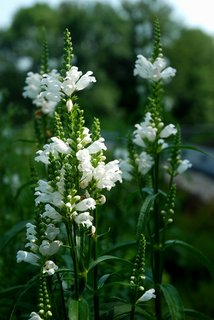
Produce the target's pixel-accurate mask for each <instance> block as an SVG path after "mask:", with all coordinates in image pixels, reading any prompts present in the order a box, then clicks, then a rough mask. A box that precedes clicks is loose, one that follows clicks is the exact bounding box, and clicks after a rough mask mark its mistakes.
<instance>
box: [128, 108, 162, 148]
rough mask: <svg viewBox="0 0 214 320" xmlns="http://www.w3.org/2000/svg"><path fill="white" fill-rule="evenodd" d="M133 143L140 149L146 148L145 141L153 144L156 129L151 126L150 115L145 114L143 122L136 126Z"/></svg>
mask: <svg viewBox="0 0 214 320" xmlns="http://www.w3.org/2000/svg"><path fill="white" fill-rule="evenodd" d="M135 127H136V128H137V129H136V130H135V131H134V139H133V142H134V143H135V144H137V145H138V146H140V147H146V140H148V141H149V142H154V141H155V139H156V136H157V131H158V130H157V128H155V127H154V126H153V124H152V118H151V113H150V112H147V113H146V115H145V118H144V121H143V122H141V123H140V124H136V125H135Z"/></svg>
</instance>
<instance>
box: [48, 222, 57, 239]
mask: <svg viewBox="0 0 214 320" xmlns="http://www.w3.org/2000/svg"><path fill="white" fill-rule="evenodd" d="M59 232H60V231H59V228H56V227H55V225H54V224H53V223H49V224H48V225H47V227H46V231H45V236H46V238H47V239H48V240H50V241H53V240H54V239H55V238H56V236H57V235H58V234H59Z"/></svg>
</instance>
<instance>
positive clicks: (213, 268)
mask: <svg viewBox="0 0 214 320" xmlns="http://www.w3.org/2000/svg"><path fill="white" fill-rule="evenodd" d="M175 245H177V246H181V247H183V248H185V249H187V250H188V251H189V252H191V253H192V254H194V255H195V256H196V257H198V259H200V261H201V262H202V263H203V264H204V265H205V266H206V267H207V269H208V270H209V272H210V274H211V275H212V277H213V279H214V265H213V263H212V262H211V261H210V260H209V259H208V258H207V257H206V256H205V255H204V254H203V253H202V252H201V251H200V250H198V249H196V248H195V247H193V246H192V245H190V244H188V243H186V242H184V241H182V240H167V241H166V242H165V246H164V249H163V251H165V250H167V249H169V248H170V247H172V246H175Z"/></svg>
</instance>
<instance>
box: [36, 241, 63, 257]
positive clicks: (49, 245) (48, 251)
mask: <svg viewBox="0 0 214 320" xmlns="http://www.w3.org/2000/svg"><path fill="white" fill-rule="evenodd" d="M61 244H62V243H61V241H59V240H54V241H53V242H49V241H48V240H43V241H42V244H41V245H40V247H39V252H40V253H41V254H42V255H43V256H52V255H54V254H55V253H57V251H58V250H59V247H60V246H61Z"/></svg>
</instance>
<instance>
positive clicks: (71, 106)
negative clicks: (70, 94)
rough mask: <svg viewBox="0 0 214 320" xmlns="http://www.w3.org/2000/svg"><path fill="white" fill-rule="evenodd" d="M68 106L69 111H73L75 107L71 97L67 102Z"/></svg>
mask: <svg viewBox="0 0 214 320" xmlns="http://www.w3.org/2000/svg"><path fill="white" fill-rule="evenodd" d="M66 107H67V110H68V112H71V110H72V108H73V102H72V100H71V99H68V101H67V102H66Z"/></svg>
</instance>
